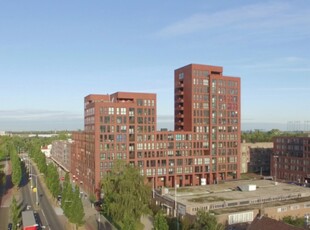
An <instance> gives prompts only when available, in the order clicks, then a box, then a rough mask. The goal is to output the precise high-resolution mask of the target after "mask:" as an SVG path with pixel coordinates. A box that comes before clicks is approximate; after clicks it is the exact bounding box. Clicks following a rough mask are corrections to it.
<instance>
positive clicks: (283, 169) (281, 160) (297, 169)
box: [270, 137, 310, 184]
mask: <svg viewBox="0 0 310 230" xmlns="http://www.w3.org/2000/svg"><path fill="white" fill-rule="evenodd" d="M270 167H271V172H272V175H273V176H274V177H275V178H276V179H278V180H285V181H290V182H295V183H301V184H307V183H310V137H276V138H274V150H273V156H272V157H271V166H270Z"/></svg>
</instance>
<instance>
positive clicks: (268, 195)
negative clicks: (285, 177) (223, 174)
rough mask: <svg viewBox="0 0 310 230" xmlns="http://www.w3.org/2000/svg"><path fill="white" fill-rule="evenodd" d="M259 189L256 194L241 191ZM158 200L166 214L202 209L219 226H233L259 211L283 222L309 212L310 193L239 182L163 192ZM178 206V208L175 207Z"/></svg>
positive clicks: (289, 186)
mask: <svg viewBox="0 0 310 230" xmlns="http://www.w3.org/2000/svg"><path fill="white" fill-rule="evenodd" d="M253 185H256V189H255V190H254V191H250V190H251V189H249V191H246V190H241V189H240V188H244V187H246V186H253ZM155 199H156V201H157V203H158V204H161V206H162V207H166V209H167V214H170V215H173V214H174V215H176V213H175V212H176V211H175V209H174V208H175V207H177V215H196V212H197V211H198V210H199V209H202V210H205V211H210V212H212V213H214V214H215V215H216V217H217V219H218V221H219V222H221V223H224V224H228V225H232V224H237V223H243V222H252V221H253V220H254V218H255V217H256V216H257V214H258V213H259V212H260V210H262V209H263V210H264V214H265V215H267V216H269V217H271V218H274V219H280V218H282V217H284V216H286V215H294V216H304V214H306V213H309V212H310V189H309V188H305V187H301V186H297V185H292V184H285V183H275V182H274V181H269V180H244V181H242V180H240V181H231V182H225V183H222V184H217V185H207V186H195V187H182V188H178V189H170V190H168V189H163V191H162V193H161V194H160V193H159V192H156V194H155ZM176 204H177V205H176Z"/></svg>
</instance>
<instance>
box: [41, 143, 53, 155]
mask: <svg viewBox="0 0 310 230" xmlns="http://www.w3.org/2000/svg"><path fill="white" fill-rule="evenodd" d="M51 149H52V145H47V146H42V147H41V152H42V153H44V155H45V157H48V158H50V157H51Z"/></svg>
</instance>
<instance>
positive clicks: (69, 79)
mask: <svg viewBox="0 0 310 230" xmlns="http://www.w3.org/2000/svg"><path fill="white" fill-rule="evenodd" d="M309 40H310V4H309V1H308V0H287V1H286V0H279V1H276V0H274V1H264V0H260V1H247V0H244V1H241V0H235V1H231V0H221V1H215V0H210V1H205V0H197V1H195V2H193V1H182V0H178V1H134V0H133V1H103V0H92V1H84V0H74V1H73V0H67V1H58V0H54V1H41V0H40V1H39V0H29V1H1V2H0V98H1V103H0V105H1V106H0V130H61V129H69V130H77V129H83V98H84V96H86V95H88V94H92V93H96V94H97V93H98V94H101V93H102V94H107V93H109V94H110V93H114V92H116V91H134V92H151V93H156V94H157V107H158V123H159V128H160V127H168V128H172V127H173V125H172V123H173V107H174V106H173V105H174V104H173V98H174V97H173V91H174V90H173V73H174V69H177V68H179V67H182V66H184V65H187V64H190V63H198V64H209V65H218V66H223V67H224V75H230V76H238V77H241V81H242V99H241V100H242V129H243V130H248V129H265V130H269V129H271V128H280V129H282V130H286V129H287V128H288V124H295V125H296V124H299V126H298V127H299V128H300V129H303V128H306V129H308V126H306V125H305V124H308V122H307V121H308V120H310V117H309V114H310V111H309V110H310V100H309V98H310V54H309V50H310V42H309ZM296 127H297V126H296Z"/></svg>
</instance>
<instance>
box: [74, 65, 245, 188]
mask: <svg viewBox="0 0 310 230" xmlns="http://www.w3.org/2000/svg"><path fill="white" fill-rule="evenodd" d="M222 72H223V68H222V67H218V66H208V65H197V64H191V65H187V66H184V67H182V68H179V69H177V70H175V76H174V79H175V89H174V90H175V98H174V99H175V122H174V127H175V131H158V130H157V121H156V120H157V101H156V94H152V93H130V92H117V93H114V94H111V95H88V96H86V97H85V99H84V131H83V132H76V133H73V136H72V138H73V140H74V143H73V146H72V174H73V176H74V178H77V181H79V183H80V184H81V186H82V187H83V189H84V190H86V191H88V192H95V191H96V189H97V188H98V187H99V184H100V180H101V178H102V177H104V175H105V173H107V172H108V171H109V170H111V168H112V166H113V162H114V160H116V159H122V160H125V161H126V162H127V163H128V164H130V165H133V166H136V167H139V169H140V173H141V175H144V176H145V177H146V178H147V180H148V181H149V182H150V183H152V185H153V186H154V187H155V188H157V187H161V186H165V187H174V186H195V185H206V184H214V183H218V182H220V181H223V180H229V179H237V178H239V177H240V164H239V162H240V78H237V77H227V76H223V74H222Z"/></svg>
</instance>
